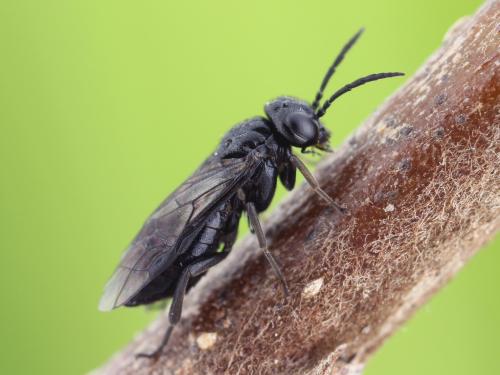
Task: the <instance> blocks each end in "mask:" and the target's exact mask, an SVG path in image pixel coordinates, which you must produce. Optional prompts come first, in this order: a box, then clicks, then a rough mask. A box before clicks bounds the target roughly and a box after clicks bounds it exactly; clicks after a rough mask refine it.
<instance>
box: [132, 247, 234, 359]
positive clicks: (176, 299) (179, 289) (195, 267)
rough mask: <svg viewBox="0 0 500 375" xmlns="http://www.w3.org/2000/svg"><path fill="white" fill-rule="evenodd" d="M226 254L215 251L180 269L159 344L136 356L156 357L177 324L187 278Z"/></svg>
mask: <svg viewBox="0 0 500 375" xmlns="http://www.w3.org/2000/svg"><path fill="white" fill-rule="evenodd" d="M226 255H227V254H226V253H216V254H214V255H211V256H210V257H207V258H204V259H202V260H198V261H196V262H195V263H191V264H189V265H188V266H187V267H186V268H185V269H184V271H182V274H181V277H180V278H179V280H178V281H177V285H176V287H175V291H174V295H173V297H172V304H171V305H170V310H169V312H168V317H169V321H170V324H169V326H168V328H167V330H166V332H165V335H164V336H163V339H162V341H161V343H160V345H159V346H158V347H157V348H156V350H155V351H153V352H151V353H139V354H137V357H146V358H156V357H158V355H159V354H160V353H161V351H162V350H163V348H164V347H165V346H166V345H167V343H168V340H169V338H170V335H171V334H172V330H173V328H174V326H175V325H176V324H177V322H179V320H180V318H181V313H182V303H183V301H184V295H185V294H186V287H187V285H188V282H189V279H190V278H192V277H196V276H200V275H201V274H203V273H205V272H206V271H208V269H209V268H211V267H213V266H215V265H216V264H217V263H219V262H220V261H221V260H223V259H224V258H225V256H226Z"/></svg>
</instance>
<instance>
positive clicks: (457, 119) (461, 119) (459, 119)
mask: <svg viewBox="0 0 500 375" xmlns="http://www.w3.org/2000/svg"><path fill="white" fill-rule="evenodd" d="M466 121H467V116H466V115H464V114H462V113H461V114H459V115H457V116H455V123H456V124H457V125H464V124H465V122H466Z"/></svg>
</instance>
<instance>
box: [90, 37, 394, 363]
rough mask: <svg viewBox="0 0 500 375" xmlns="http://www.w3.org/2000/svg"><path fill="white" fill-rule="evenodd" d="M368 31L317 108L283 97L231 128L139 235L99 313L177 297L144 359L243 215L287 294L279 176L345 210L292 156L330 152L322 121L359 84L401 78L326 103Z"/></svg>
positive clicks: (287, 185)
mask: <svg viewBox="0 0 500 375" xmlns="http://www.w3.org/2000/svg"><path fill="white" fill-rule="evenodd" d="M362 31H363V30H362V29H361V30H360V31H359V32H358V33H356V34H355V35H354V36H353V37H352V38H351V40H349V42H348V43H347V44H346V45H345V46H344V47H343V48H342V50H341V51H340V54H339V55H338V56H337V57H336V59H335V61H334V62H333V64H332V65H331V67H330V68H329V69H328V71H327V73H326V75H325V77H324V78H323V81H322V83H321V86H320V89H319V91H318V93H317V94H316V97H315V99H314V101H313V103H312V104H311V105H310V104H308V103H307V102H305V101H302V100H299V99H296V98H291V97H279V98H277V99H275V100H273V101H271V102H269V103H267V104H266V106H265V113H266V115H267V117H260V116H259V117H254V118H251V119H249V120H246V121H244V122H242V123H240V124H238V125H236V126H235V127H233V128H232V129H231V130H230V131H229V132H228V133H227V135H226V136H225V137H224V138H223V139H222V141H221V143H220V144H219V146H218V148H217V149H216V151H215V152H214V153H213V154H212V155H211V156H210V157H209V158H208V159H207V160H206V161H205V162H204V163H203V164H202V165H201V167H200V168H198V170H197V171H196V172H194V174H193V175H192V176H191V177H190V178H189V179H188V180H187V181H186V182H184V183H183V184H182V185H181V186H180V187H179V188H178V189H177V190H175V191H174V192H173V193H172V194H171V195H170V196H169V197H168V198H167V199H166V200H165V201H164V202H163V203H162V204H161V205H160V206H159V207H158V208H157V209H156V211H155V212H154V213H153V214H152V215H151V217H149V219H148V220H147V221H146V223H145V224H144V226H143V227H142V229H141V231H140V232H139V234H138V235H137V236H136V237H135V239H134V241H133V242H132V244H131V245H130V247H129V248H128V249H127V251H126V253H125V255H124V256H123V258H122V260H121V262H120V265H119V266H118V268H117V269H116V271H115V273H114V275H113V276H112V278H111V280H109V282H108V284H107V285H106V289H105V292H104V295H103V296H102V298H101V301H100V304H99V308H100V310H103V311H108V310H112V309H114V308H116V307H119V306H137V305H144V304H150V303H153V302H155V301H158V300H161V299H165V298H168V297H172V303H171V305H170V311H169V319H170V325H169V327H168V329H167V331H166V333H165V336H164V338H163V341H162V343H161V344H160V346H159V347H158V348H157V349H156V350H155V351H154V352H152V353H148V354H146V353H142V354H140V355H141V356H145V357H154V356H156V355H158V354H159V353H160V352H161V350H162V349H163V347H164V346H165V345H166V344H167V342H168V339H169V337H170V334H171V332H172V329H173V327H174V325H175V324H176V323H177V322H178V321H179V319H180V317H181V312H182V302H183V299H184V294H185V293H186V291H187V290H189V288H191V287H192V286H193V285H195V284H196V283H197V282H198V280H199V279H200V277H201V276H202V274H203V273H205V272H206V271H207V270H208V269H209V268H210V267H213V266H214V265H216V264H217V263H219V262H220V261H222V260H223V259H224V258H225V257H226V255H227V254H228V253H229V252H230V251H231V248H232V247H233V243H234V241H235V239H236V234H237V230H238V223H239V221H240V217H241V215H242V213H243V212H244V211H245V212H246V213H247V215H248V218H249V222H250V226H251V228H252V230H253V231H254V232H255V234H256V235H257V238H258V242H259V246H260V248H261V249H262V251H263V252H264V255H265V256H266V258H267V260H268V261H269V264H270V265H271V267H272V269H273V271H274V273H275V274H276V276H277V278H278V279H279V280H280V281H281V284H282V287H283V290H284V293H285V295H286V294H288V286H287V283H286V281H285V277H284V276H283V274H282V272H281V271H280V268H279V267H278V263H277V262H276V260H275V259H274V257H273V256H272V254H271V253H270V252H269V250H268V248H267V244H266V237H265V235H264V232H263V230H262V228H261V225H260V222H259V218H258V214H259V212H262V211H264V210H265V209H266V208H267V207H268V206H269V204H270V203H271V200H272V198H273V195H274V191H275V188H276V181H277V179H278V177H279V179H280V181H281V183H282V184H283V185H284V186H285V188H287V189H288V190H291V189H293V187H294V185H295V174H296V170H297V169H298V170H299V171H300V172H301V173H302V174H303V175H304V177H305V179H306V181H307V182H308V183H309V184H310V185H311V187H312V188H313V189H314V191H315V192H316V193H318V194H319V196H321V198H323V199H324V200H325V201H326V202H328V203H329V204H331V205H333V206H334V207H336V208H338V209H340V210H342V208H341V207H340V206H338V205H337V204H336V203H334V201H333V200H332V199H331V198H330V197H329V196H328V195H327V194H326V193H325V192H324V191H323V190H322V189H321V188H320V186H319V185H318V183H317V182H316V180H315V178H314V177H313V175H312V174H311V173H310V172H309V171H308V170H307V168H306V166H305V165H304V164H303V163H302V162H301V161H300V159H299V158H298V157H297V156H295V155H294V154H293V152H292V147H298V148H300V149H301V150H302V152H314V149H313V150H308V148H310V147H311V148H316V149H319V150H323V151H328V150H329V138H330V133H329V131H328V130H327V129H326V128H325V127H324V126H323V125H322V124H321V122H320V121H319V119H320V118H321V117H322V116H323V115H324V114H325V113H326V111H327V110H328V108H329V107H330V105H331V104H332V103H333V102H334V101H335V100H336V99H337V98H338V97H339V96H341V95H343V94H345V93H346V92H348V91H350V90H351V89H353V88H355V87H358V86H361V85H363V84H365V83H367V82H371V81H376V80H378V79H382V78H388V77H394V76H400V75H402V73H378V74H371V75H368V76H366V77H363V78H360V79H358V80H356V81H354V82H352V83H350V84H348V85H346V86H344V87H342V88H341V89H340V90H338V91H337V92H335V93H334V94H333V95H332V96H331V97H330V98H329V99H328V100H326V101H325V102H324V103H323V105H322V106H320V101H321V98H322V96H323V91H324V89H325V88H326V85H327V83H328V81H329V80H330V78H331V76H332V75H333V73H334V72H335V69H336V68H337V66H338V65H339V64H340V62H341V61H342V60H343V58H344V56H345V54H346V53H347V51H348V50H349V49H350V48H351V47H352V46H353V44H354V43H355V42H356V40H357V39H358V38H359V36H360V35H361V33H362ZM221 245H223V246H222V249H220V247H221Z"/></svg>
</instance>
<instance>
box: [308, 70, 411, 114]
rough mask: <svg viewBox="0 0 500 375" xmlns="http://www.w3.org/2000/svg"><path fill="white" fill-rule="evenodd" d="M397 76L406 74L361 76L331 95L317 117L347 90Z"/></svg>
mask: <svg viewBox="0 0 500 375" xmlns="http://www.w3.org/2000/svg"><path fill="white" fill-rule="evenodd" d="M397 76H404V73H399V72H395V73H375V74H370V75H368V76H366V77H362V78H359V79H357V80H356V81H354V82H351V83H349V84H347V85H345V86H344V87H342V88H341V89H339V90H337V91H336V92H335V93H334V94H333V95H332V96H330V98H329V99H328V100H327V101H325V102H324V103H323V106H322V107H321V108H320V109H318V112H316V118H320V117H322V116H323V115H324V114H325V113H326V111H327V110H328V108H329V107H330V106H331V105H332V103H333V102H334V101H335V100H336V99H338V98H339V97H340V96H342V95H344V94H345V93H346V92H349V91H351V90H352V89H354V88H356V87H359V86H362V85H364V84H365V83H368V82H372V81H377V80H379V79H384V78H390V77H397Z"/></svg>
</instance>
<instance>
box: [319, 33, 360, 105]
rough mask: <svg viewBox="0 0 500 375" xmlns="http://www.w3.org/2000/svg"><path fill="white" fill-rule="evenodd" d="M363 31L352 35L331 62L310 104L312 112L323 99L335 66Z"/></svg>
mask: <svg viewBox="0 0 500 375" xmlns="http://www.w3.org/2000/svg"><path fill="white" fill-rule="evenodd" d="M363 31H365V29H364V28H363V27H362V28H361V29H359V31H358V32H357V33H356V34H354V36H353V37H352V38H351V39H350V40H349V41H348V42H347V44H346V45H345V46H344V47H342V50H341V51H340V53H339V54H338V55H337V57H336V58H335V60H334V61H333V63H332V65H331V66H330V68H328V71H327V72H326V74H325V76H324V77H323V81H322V82H321V86H320V87H319V90H318V93H317V94H316V98H315V99H314V102H313V104H312V109H313V110H314V111H315V110H316V108H318V106H319V102H320V100H321V98H322V97H323V91H324V90H325V88H326V85H328V81H329V80H330V78H332V75H333V73H335V69H336V68H337V66H339V64H340V63H341V62H342V60H344V56H345V55H346V54H347V52H348V51H349V50H350V49H351V47H352V46H353V45H354V43H356V41H357V40H358V38H359V37H360V36H361V34H363Z"/></svg>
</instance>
